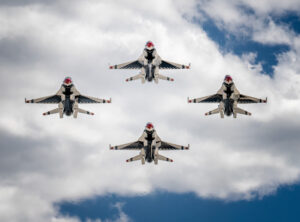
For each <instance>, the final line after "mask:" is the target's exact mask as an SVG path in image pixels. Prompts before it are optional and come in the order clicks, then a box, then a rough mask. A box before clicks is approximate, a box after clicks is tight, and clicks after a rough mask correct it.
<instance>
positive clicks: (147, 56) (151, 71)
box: [109, 41, 190, 83]
mask: <svg viewBox="0 0 300 222" xmlns="http://www.w3.org/2000/svg"><path fill="white" fill-rule="evenodd" d="M109 68H110V69H140V70H141V71H140V73H139V74H138V75H136V76H133V77H130V78H128V79H126V81H132V80H137V79H141V81H142V83H145V81H146V80H147V81H148V82H152V80H154V82H155V83H158V80H159V79H162V80H167V81H174V79H172V78H170V77H167V76H164V75H161V74H159V70H160V69H189V68H190V65H188V66H187V65H181V64H177V63H174V62H168V61H165V60H162V59H161V57H160V56H159V55H158V54H157V51H156V49H155V48H154V44H153V43H152V42H151V41H148V42H147V43H146V46H145V49H144V51H143V53H142V55H141V56H140V57H139V58H138V60H135V61H131V62H126V63H123V64H119V65H114V66H110V67H109Z"/></svg>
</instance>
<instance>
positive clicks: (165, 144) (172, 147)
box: [158, 141, 190, 150]
mask: <svg viewBox="0 0 300 222" xmlns="http://www.w3.org/2000/svg"><path fill="white" fill-rule="evenodd" d="M160 143H161V145H160V147H158V149H159V150H188V149H189V148H190V145H188V146H181V145H177V144H173V143H168V142H164V141H161V142H160Z"/></svg>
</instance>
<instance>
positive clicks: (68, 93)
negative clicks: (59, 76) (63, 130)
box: [25, 77, 111, 118]
mask: <svg viewBox="0 0 300 222" xmlns="http://www.w3.org/2000/svg"><path fill="white" fill-rule="evenodd" d="M25 103H56V104H58V108H56V109H53V110H50V111H48V112H45V113H43V115H50V114H54V113H59V117H60V118H63V114H66V115H67V116H70V115H72V114H73V117H74V118H77V114H78V113H85V114H88V115H94V113H92V112H89V111H86V110H84V109H80V108H79V107H78V104H79V103H111V99H110V100H105V99H98V98H94V97H91V96H84V95H81V94H80V93H79V92H78V90H77V89H76V88H75V86H74V84H73V82H72V79H71V77H66V78H65V79H64V81H63V84H62V85H61V87H60V89H59V90H58V92H57V93H56V94H54V95H51V96H45V97H41V98H38V99H31V100H27V99H25Z"/></svg>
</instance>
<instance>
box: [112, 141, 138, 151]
mask: <svg viewBox="0 0 300 222" xmlns="http://www.w3.org/2000/svg"><path fill="white" fill-rule="evenodd" d="M142 148H143V143H142V142H141V141H135V142H131V143H126V144H122V145H118V146H111V145H109V149H111V150H140V149H142Z"/></svg>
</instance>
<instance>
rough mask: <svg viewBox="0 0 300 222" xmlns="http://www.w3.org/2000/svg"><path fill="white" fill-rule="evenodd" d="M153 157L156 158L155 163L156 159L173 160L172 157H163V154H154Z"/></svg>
mask: <svg viewBox="0 0 300 222" xmlns="http://www.w3.org/2000/svg"><path fill="white" fill-rule="evenodd" d="M155 159H156V161H155V163H156V164H157V160H163V161H167V162H173V160H172V159H170V158H168V157H165V156H163V155H160V154H157V155H155Z"/></svg>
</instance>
